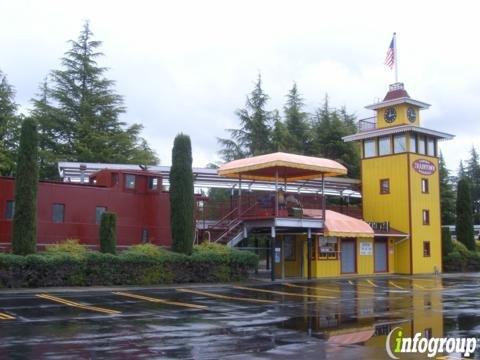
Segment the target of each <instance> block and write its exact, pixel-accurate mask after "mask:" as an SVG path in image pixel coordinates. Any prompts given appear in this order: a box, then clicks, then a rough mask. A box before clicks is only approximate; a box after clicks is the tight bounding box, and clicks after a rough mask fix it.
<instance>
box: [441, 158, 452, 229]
mask: <svg viewBox="0 0 480 360" xmlns="http://www.w3.org/2000/svg"><path fill="white" fill-rule="evenodd" d="M439 174H440V204H441V209H442V225H452V224H454V223H455V192H454V190H453V185H452V182H451V180H450V171H449V170H448V169H447V166H446V164H445V159H444V158H443V154H442V153H440V160H439Z"/></svg>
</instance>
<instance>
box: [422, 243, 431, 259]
mask: <svg viewBox="0 0 480 360" xmlns="http://www.w3.org/2000/svg"><path fill="white" fill-rule="evenodd" d="M423 257H430V241H424V242H423Z"/></svg>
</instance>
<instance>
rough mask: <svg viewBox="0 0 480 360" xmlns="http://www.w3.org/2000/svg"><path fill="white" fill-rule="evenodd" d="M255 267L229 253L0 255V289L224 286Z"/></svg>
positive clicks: (249, 256)
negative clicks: (189, 284) (163, 285)
mask: <svg viewBox="0 0 480 360" xmlns="http://www.w3.org/2000/svg"><path fill="white" fill-rule="evenodd" d="M257 265H258V257H257V255H255V254H253V253H251V252H247V251H240V250H232V249H229V250H228V254H222V253H219V252H218V251H216V250H215V249H209V248H207V247H204V248H200V249H197V250H196V251H194V252H193V253H192V255H190V256H187V255H184V254H178V253H172V252H170V251H162V252H160V253H157V254H153V255H151V254H145V253H144V252H143V253H142V251H136V250H135V249H131V250H129V251H124V252H122V253H120V254H119V255H112V254H103V253H100V252H94V251H89V252H86V253H85V254H84V255H82V256H78V255H77V254H72V253H67V252H65V253H55V252H54V253H48V252H45V253H39V254H32V255H27V256H19V255H13V254H0V288H19V287H50V286H94V285H102V286H109V285H155V284H171V283H189V282H219V281H221V282H227V281H236V280H244V279H246V278H247V277H248V274H249V273H250V272H252V271H253V270H254V269H255V268H256V267H257Z"/></svg>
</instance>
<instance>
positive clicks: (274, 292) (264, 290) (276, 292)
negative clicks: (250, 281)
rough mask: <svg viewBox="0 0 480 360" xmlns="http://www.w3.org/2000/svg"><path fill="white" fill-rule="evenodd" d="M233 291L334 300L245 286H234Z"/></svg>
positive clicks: (325, 297)
mask: <svg viewBox="0 0 480 360" xmlns="http://www.w3.org/2000/svg"><path fill="white" fill-rule="evenodd" d="M234 288H235V289H241V290H250V291H258V292H265V293H271V294H278V295H288V296H300V297H310V298H316V299H335V298H334V297H333V296H322V295H309V294H298V293H289V292H284V291H274V290H266V289H257V288H251V287H245V286H234Z"/></svg>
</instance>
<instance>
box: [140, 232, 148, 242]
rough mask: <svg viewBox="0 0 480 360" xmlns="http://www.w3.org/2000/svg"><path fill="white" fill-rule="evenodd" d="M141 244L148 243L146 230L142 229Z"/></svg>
mask: <svg viewBox="0 0 480 360" xmlns="http://www.w3.org/2000/svg"><path fill="white" fill-rule="evenodd" d="M141 240H142V244H145V243H148V229H145V228H143V229H142V239H141Z"/></svg>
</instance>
